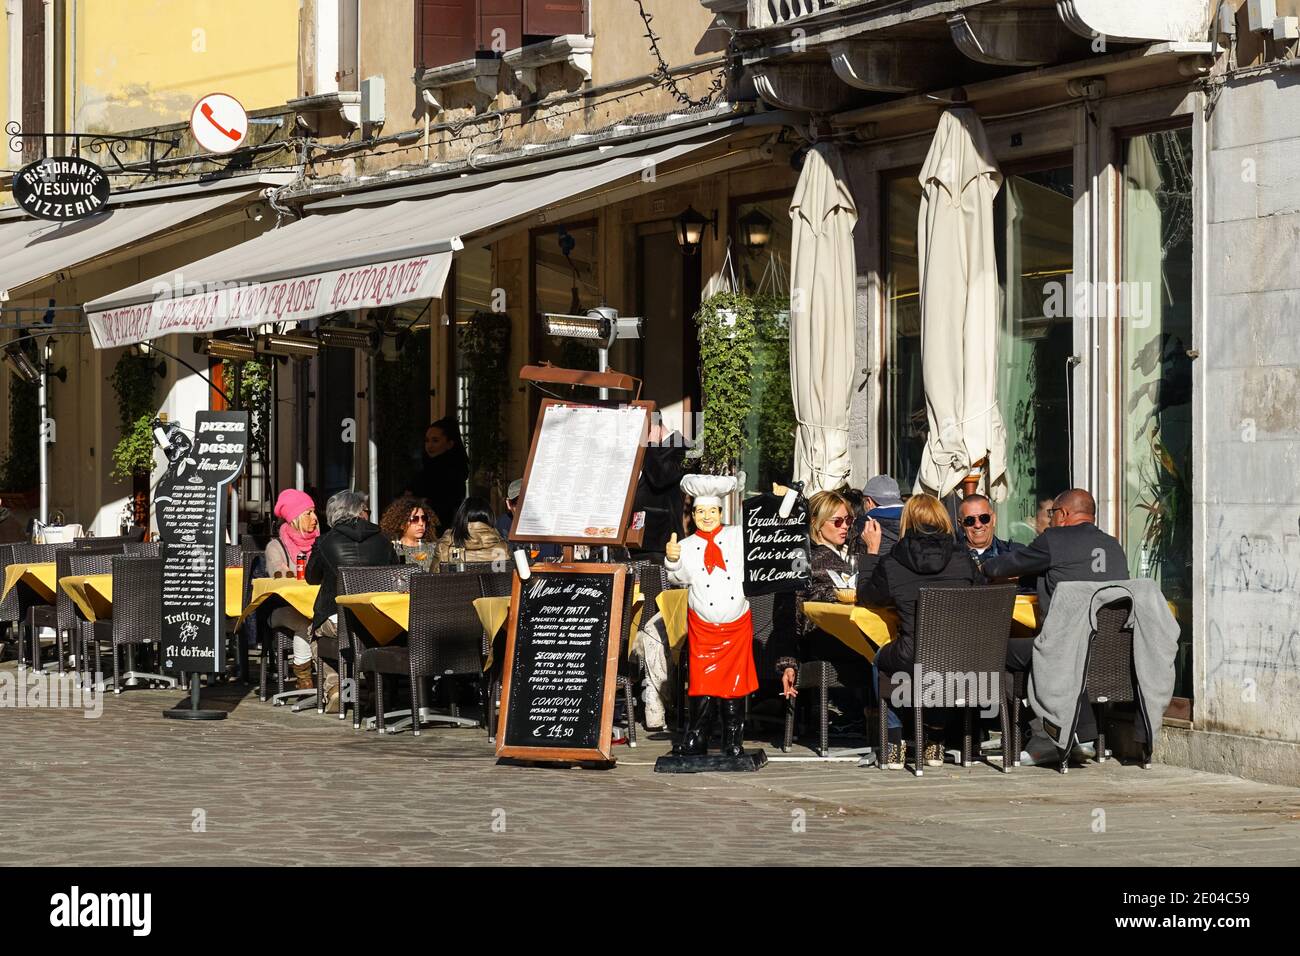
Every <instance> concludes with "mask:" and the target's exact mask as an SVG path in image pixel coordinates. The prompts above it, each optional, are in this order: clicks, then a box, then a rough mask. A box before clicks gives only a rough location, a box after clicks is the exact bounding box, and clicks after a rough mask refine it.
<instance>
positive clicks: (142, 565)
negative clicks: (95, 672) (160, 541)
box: [94, 556, 178, 694]
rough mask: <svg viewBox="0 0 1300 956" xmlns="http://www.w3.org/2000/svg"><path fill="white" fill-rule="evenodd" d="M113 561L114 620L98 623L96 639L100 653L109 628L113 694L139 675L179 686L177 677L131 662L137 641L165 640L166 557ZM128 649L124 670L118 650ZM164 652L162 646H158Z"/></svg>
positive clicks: (116, 559) (160, 641)
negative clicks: (144, 669)
mask: <svg viewBox="0 0 1300 956" xmlns="http://www.w3.org/2000/svg"><path fill="white" fill-rule="evenodd" d="M112 562H113V620H112V622H111V623H109V624H96V625H95V631H94V642H95V644H96V652H95V653H96V655H97V656H98V653H99V652H98V643H99V639H100V634H101V633H102V631H103V630H104V629H107V630H108V631H109V635H110V637H111V643H112V652H113V693H114V694H120V693H122V691H123V690H124V689H125V688H124V687H123V686H122V682H123V681H124V680H128V679H131V678H140V679H142V680H147V681H151V682H156V683H161V684H165V685H166V686H168V687H175V686H177V683H178V681H177V679H176V678H174V677H168V676H166V675H164V674H148V673H141V672H137V671H135V670H134V669H133V667H132V663H131V649H132V648H133V647H134V646H135V645H137V644H152V643H155V642H156V643H159V644H161V643H162V610H163V608H162V567H163V559H162V558H161V557H159V558H136V557H130V556H123V557H114V558H113V559H112ZM122 648H125V649H126V652H127V656H128V667H127V672H126V673H125V674H123V673H121V670H120V662H119V656H118V651H119V650H120V649H122ZM159 653H160V655H161V648H160V649H159Z"/></svg>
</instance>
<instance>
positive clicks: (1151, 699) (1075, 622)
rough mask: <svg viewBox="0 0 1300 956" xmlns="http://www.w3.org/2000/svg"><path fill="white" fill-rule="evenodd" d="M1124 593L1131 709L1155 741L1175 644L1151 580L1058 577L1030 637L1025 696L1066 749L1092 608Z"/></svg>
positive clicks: (1093, 619) (1169, 617)
mask: <svg viewBox="0 0 1300 956" xmlns="http://www.w3.org/2000/svg"><path fill="white" fill-rule="evenodd" d="M1123 600H1131V601H1132V609H1131V611H1130V612H1129V620H1128V624H1127V627H1128V628H1130V629H1132V631H1133V671H1134V675H1135V677H1136V680H1137V684H1138V688H1139V692H1138V695H1137V713H1138V716H1139V718H1140V719H1141V720H1142V721H1144V722H1145V724H1146V730H1147V740H1149V741H1154V740H1155V733H1154V728H1156V727H1159V726H1160V720H1161V719H1162V718H1163V717H1164V713H1165V708H1166V707H1168V706H1169V701H1170V699H1171V698H1172V697H1173V694H1174V657H1175V655H1176V654H1177V651H1178V622H1177V621H1176V620H1174V615H1173V613H1172V612H1171V611H1170V610H1169V605H1168V603H1167V602H1166V601H1165V596H1164V595H1163V594H1161V593H1160V588H1159V587H1158V586H1157V585H1156V582H1155V581H1152V580H1150V579H1149V578H1134V579H1133V580H1129V581H1062V582H1061V583H1060V584H1058V585H1057V586H1056V591H1055V593H1054V595H1053V597H1052V609H1051V611H1050V612H1048V615H1047V620H1046V621H1045V622H1044V624H1043V629H1042V630H1041V631H1040V632H1039V634H1038V637H1036V638H1035V639H1034V665H1033V669H1032V671H1031V672H1030V675H1029V703H1030V705H1031V706H1032V707H1033V708H1034V711H1035V713H1037V714H1038V715H1039V716H1041V717H1042V718H1043V729H1044V730H1045V731H1046V732H1047V733H1048V734H1049V735H1050V736H1052V737H1053V738H1054V740H1055V742H1056V746H1057V747H1059V748H1061V749H1067V748H1069V746H1070V744H1071V741H1070V737H1071V736H1072V735H1073V733H1074V721H1075V714H1076V711H1077V708H1078V706H1079V694H1080V691H1082V689H1083V682H1084V680H1085V676H1086V672H1087V666H1088V653H1089V649H1090V645H1091V640H1092V636H1093V634H1094V633H1096V630H1097V611H1098V610H1099V609H1100V608H1102V607H1105V606H1106V605H1107V604H1112V603H1114V602H1116V601H1123Z"/></svg>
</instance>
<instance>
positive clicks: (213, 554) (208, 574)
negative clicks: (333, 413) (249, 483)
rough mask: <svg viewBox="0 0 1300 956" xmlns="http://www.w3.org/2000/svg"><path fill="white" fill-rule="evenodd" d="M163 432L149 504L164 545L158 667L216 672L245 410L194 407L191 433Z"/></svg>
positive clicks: (244, 447)
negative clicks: (230, 502) (162, 461)
mask: <svg viewBox="0 0 1300 956" xmlns="http://www.w3.org/2000/svg"><path fill="white" fill-rule="evenodd" d="M164 430H165V431H166V432H167V439H168V445H167V449H166V450H167V471H166V473H165V474H164V475H163V478H162V481H160V482H159V483H158V492H157V494H156V495H155V496H154V504H155V507H156V513H157V516H158V533H159V536H160V537H161V538H162V540H163V541H164V542H166V544H167V547H166V548H164V549H163V550H164V557H163V572H162V606H163V620H162V646H163V666H164V667H165V668H167V669H168V670H170V671H173V672H181V671H183V672H185V673H188V674H215V673H219V672H220V671H221V670H222V669H223V668H224V666H225V630H226V629H225V618H224V608H225V583H226V576H225V567H224V562H223V561H222V553H221V552H222V541H223V540H224V538H225V523H226V522H225V512H226V486H227V485H229V484H230V483H231V482H232V481H234V480H235V479H236V478H238V477H239V473H240V472H241V471H243V469H244V457H245V455H246V454H247V452H248V413H247V412H199V413H198V415H197V416H196V419H195V423H194V438H193V439H192V440H191V439H190V438H189V436H188V435H186V434H185V433H184V432H182V431H181V430H180V428H179V427H177V426H176V424H175V423H169V425H168V426H166V427H165V428H164Z"/></svg>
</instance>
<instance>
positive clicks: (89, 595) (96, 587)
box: [59, 574, 113, 621]
mask: <svg viewBox="0 0 1300 956" xmlns="http://www.w3.org/2000/svg"><path fill="white" fill-rule="evenodd" d="M59 587H61V588H63V590H64V592H65V593H66V594H67V595H68V597H70V598H72V603H73V604H75V605H77V607H78V609H80V611H81V613H82V614H84V615H85V616H86V620H88V621H107V620H108V619H109V618H111V617H112V616H113V575H111V574H69V575H68V576H67V577H62V578H59Z"/></svg>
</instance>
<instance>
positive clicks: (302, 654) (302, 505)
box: [266, 488, 337, 690]
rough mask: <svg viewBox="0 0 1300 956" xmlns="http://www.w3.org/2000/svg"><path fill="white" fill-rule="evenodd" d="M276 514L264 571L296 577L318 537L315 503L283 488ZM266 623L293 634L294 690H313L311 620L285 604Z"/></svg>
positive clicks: (304, 564) (302, 494)
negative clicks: (276, 524)
mask: <svg viewBox="0 0 1300 956" xmlns="http://www.w3.org/2000/svg"><path fill="white" fill-rule="evenodd" d="M275 516H276V517H277V518H279V519H280V530H279V533H278V534H277V535H276V537H274V538H272V539H271V541H270V543H269V544H267V546H266V573H267V575H268V576H269V577H273V578H286V577H287V578H293V577H297V576H298V572H297V567H298V559H299V556H300V555H301V557H302V562H303V567H306V566H307V559H308V558H310V557H311V549H312V547H313V545H315V543H316V539H317V538H319V537H320V523H319V522H318V521H317V520H316V503H315V502H314V501H312V500H311V496H310V495H308V494H306V493H305V492H302V491H299V490H298V489H296V488H286V489H284V490H283V491H282V492H280V496H279V497H278V498H276V499H275ZM269 623H270V625H271V628H272V629H273V630H279V631H288V632H291V633H292V634H293V676H294V678H295V679H296V681H297V689H298V690H311V689H313V688H314V687H315V686H316V685H315V684H314V683H313V682H312V675H311V661H312V650H311V641H310V638H309V632H310V630H311V620H310V619H308V618H307V617H304V616H303V615H302V614H299V613H298V612H297V611H295V610H294V609H293V608H291V607H290V606H289V605H287V604H285V605H283V606H282V607H278V608H276V609H275V610H274V611H272V612H271V616H270V619H269ZM335 679H336V680H337V677H336V678H335Z"/></svg>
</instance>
